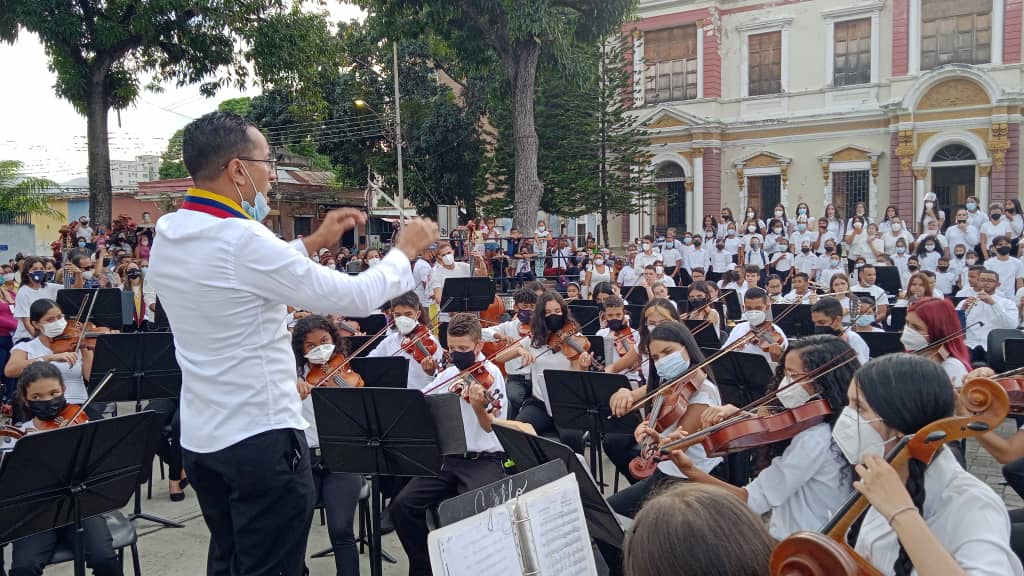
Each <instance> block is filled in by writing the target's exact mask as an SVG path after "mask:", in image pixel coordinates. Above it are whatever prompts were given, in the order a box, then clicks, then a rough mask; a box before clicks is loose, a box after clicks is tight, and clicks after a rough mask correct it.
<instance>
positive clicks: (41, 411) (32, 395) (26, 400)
mask: <svg viewBox="0 0 1024 576" xmlns="http://www.w3.org/2000/svg"><path fill="white" fill-rule="evenodd" d="M65 391H66V387H65V386H64V380H63V378H62V374H61V370H59V369H58V368H57V367H56V366H55V365H54V364H51V363H49V362H35V363H33V364H31V365H30V366H26V367H25V369H24V370H23V371H22V372H21V375H20V376H19V378H18V393H17V402H18V403H19V404H20V405H21V408H22V409H23V410H24V411H25V413H26V414H29V415H31V416H32V419H31V420H29V421H27V422H23V423H22V424H21V426H20V428H21V430H22V431H23V432H25V433H33V432H37V431H38V430H41V429H43V426H44V425H45V423H46V421H52V420H53V419H54V418H56V417H57V415H58V414H60V412H61V410H63V409H64V407H65V406H67V405H68V404H69V402H70V400H69V399H68V398H67V397H66V396H65V395H64V392H65ZM83 401H84V400H83ZM70 403H75V402H70ZM15 448H16V447H15ZM36 472H37V473H40V474H43V473H45V471H43V470H39V471H36ZM82 529H83V532H82V546H83V548H84V551H85V563H86V565H87V566H88V567H89V568H91V569H92V571H93V574H94V575H95V576H120V575H121V574H122V571H121V562H120V561H119V560H118V559H117V554H116V553H115V552H114V548H113V546H111V536H110V529H109V528H107V521H106V520H105V519H104V518H103V516H93V517H91V518H86V519H84V520H82ZM74 531H75V528H74V526H65V527H63V528H58V529H56V530H48V531H46V532H41V533H39V534H33V535H32V536H27V537H25V538H22V539H20V540H15V541H14V545H13V550H12V560H11V576H30V575H39V574H42V573H43V568H45V567H46V565H47V563H49V561H50V557H51V556H53V551H54V550H56V549H57V546H58V543H62V544H63V545H64V546H65V547H70V546H71V545H72V543H73V538H74Z"/></svg>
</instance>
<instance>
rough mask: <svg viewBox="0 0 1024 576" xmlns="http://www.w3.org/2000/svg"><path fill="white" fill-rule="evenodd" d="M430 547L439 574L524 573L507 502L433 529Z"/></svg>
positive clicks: (517, 575)
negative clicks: (504, 504) (506, 505)
mask: <svg viewBox="0 0 1024 576" xmlns="http://www.w3.org/2000/svg"><path fill="white" fill-rule="evenodd" d="M427 547H428V548H429V550H430V565H431V567H432V568H433V570H434V574H437V575H438V576H442V575H443V576H480V574H483V573H486V574H488V575H492V574H493V575H494V576H522V574H523V569H522V565H521V563H520V561H519V550H518V548H517V545H516V536H515V529H514V528H513V525H512V516H511V513H510V511H509V508H507V507H505V506H498V507H495V508H491V509H490V510H487V511H486V512H482V513H480V514H477V515H476V516H472V517H470V518H466V519H465V520H462V521H460V522H456V523H455V524H452V525H450V526H445V527H444V528H440V529H438V530H435V531H433V532H431V533H430V536H429V537H428V545H427ZM484 567H486V569H484Z"/></svg>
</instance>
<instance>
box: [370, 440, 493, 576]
mask: <svg viewBox="0 0 1024 576" xmlns="http://www.w3.org/2000/svg"><path fill="white" fill-rule="evenodd" d="M502 459H503V455H501V454H483V455H481V456H480V457H479V458H477V459H470V458H464V457H461V456H445V457H444V461H443V463H442V465H441V475H440V476H438V477H436V478H434V477H431V476H418V477H416V478H413V479H412V480H410V481H409V484H407V485H406V487H405V488H403V489H402V491H401V492H399V494H398V496H396V497H395V499H394V500H393V501H392V503H391V507H390V508H391V518H392V519H393V520H394V523H395V532H397V533H398V538H399V540H401V541H402V548H404V549H405V554H406V556H408V557H409V575H410V576H429V575H430V574H431V571H430V555H429V553H428V552H427V533H428V529H427V510H429V509H433V508H434V507H436V506H437V505H438V504H440V503H441V502H442V501H444V500H447V499H448V498H451V497H453V496H456V495H458V494H461V493H463V492H465V491H467V490H472V489H474V488H479V487H480V486H485V485H487V484H490V483H491V482H496V481H498V480H501V478H502V477H504V475H505V471H504V468H502ZM480 569H481V572H480V573H481V574H486V573H487V569H486V568H485V567H483V566H481V567H480Z"/></svg>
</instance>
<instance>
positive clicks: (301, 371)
mask: <svg viewBox="0 0 1024 576" xmlns="http://www.w3.org/2000/svg"><path fill="white" fill-rule="evenodd" d="M407 294H410V295H412V297H413V299H414V300H415V301H416V304H417V305H419V299H418V298H417V297H416V294H415V293H414V292H409V293H407ZM347 348H348V341H347V340H346V339H345V338H342V337H341V335H340V334H339V333H338V329H337V328H335V327H334V325H333V324H331V322H330V321H328V320H327V318H324V317H323V316H317V315H312V316H307V317H305V318H303V319H302V320H299V321H298V322H297V323H296V324H295V331H294V333H293V334H292V350H293V351H294V352H295V366H296V369H297V370H298V378H299V380H298V385H297V387H298V392H299V397H300V398H302V416H303V418H305V419H306V421H307V422H309V428H306V430H305V432H306V442H307V443H309V451H310V456H311V461H310V466H311V467H312V469H313V481H314V484H315V485H316V490H317V493H318V494H319V496H320V498H318V500H319V501H321V502H323V503H324V511H325V512H326V515H327V534H328V536H329V537H330V539H331V549H332V550H333V551H334V565H335V567H336V569H337V573H338V576H359V551H358V550H357V549H356V541H355V532H354V530H353V522H354V521H355V513H356V506H357V505H358V504H359V492H360V490H362V487H363V478H362V476H360V475H358V474H348V473H343V472H331V471H330V470H328V469H327V465H326V464H325V463H324V462H323V459H322V457H321V455H320V435H319V434H318V432H317V427H316V415H315V414H314V412H313V398H312V397H311V395H310V392H311V391H312V387H311V385H310V384H309V383H308V382H307V381H306V376H307V375H308V374H309V371H310V370H311V369H312V368H313V367H314V366H316V365H322V364H326V363H327V362H328V361H329V360H330V359H331V358H332V357H333V356H334V355H335V353H336V352H340V353H342V354H346V355H347V354H348V349H347Z"/></svg>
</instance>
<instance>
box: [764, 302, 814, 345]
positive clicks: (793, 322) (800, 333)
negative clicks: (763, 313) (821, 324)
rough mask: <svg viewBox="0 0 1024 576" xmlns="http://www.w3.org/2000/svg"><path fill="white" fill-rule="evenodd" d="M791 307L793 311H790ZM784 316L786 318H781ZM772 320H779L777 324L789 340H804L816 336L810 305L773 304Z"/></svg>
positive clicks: (776, 321)
mask: <svg viewBox="0 0 1024 576" xmlns="http://www.w3.org/2000/svg"><path fill="white" fill-rule="evenodd" d="M791 306H792V307H793V309H792V310H789V308H790V307H791ZM786 310H789V312H786ZM782 314H785V316H782V317H781V318H779V316H781V315H782ZM772 318H778V320H775V324H776V325H778V327H779V328H781V329H782V331H783V332H784V333H785V334H786V337H787V338H803V337H804V336H812V335H813V334H814V322H811V305H810V304H796V305H793V304H772Z"/></svg>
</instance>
